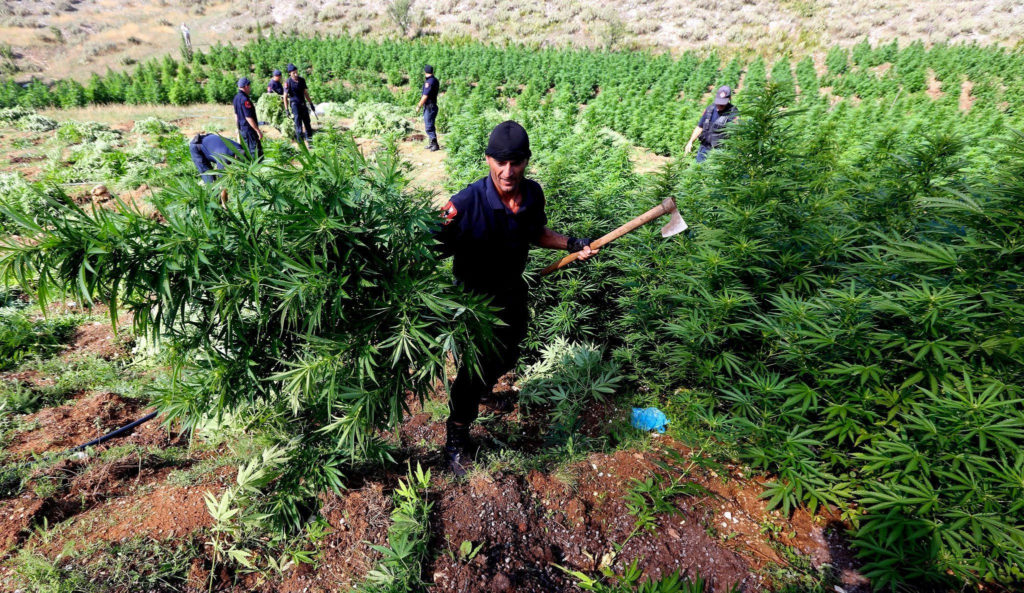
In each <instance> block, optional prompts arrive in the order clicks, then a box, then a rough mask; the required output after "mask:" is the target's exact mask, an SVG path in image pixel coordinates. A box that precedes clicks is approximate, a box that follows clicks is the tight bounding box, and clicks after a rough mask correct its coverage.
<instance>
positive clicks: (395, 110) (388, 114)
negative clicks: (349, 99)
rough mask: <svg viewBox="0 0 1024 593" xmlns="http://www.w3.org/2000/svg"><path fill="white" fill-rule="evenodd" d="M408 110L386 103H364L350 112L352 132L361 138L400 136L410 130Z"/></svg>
mask: <svg viewBox="0 0 1024 593" xmlns="http://www.w3.org/2000/svg"><path fill="white" fill-rule="evenodd" d="M408 112H409V110H408V109H402V108H401V107H396V106H395V105H389V104H387V103H365V104H361V105H359V106H358V107H356V109H355V112H354V113H353V114H352V119H353V121H352V133H353V134H355V135H356V136H360V137H362V138H378V137H402V136H405V135H406V134H408V133H409V132H411V131H412V124H410V123H409V119H408V117H407V115H408Z"/></svg>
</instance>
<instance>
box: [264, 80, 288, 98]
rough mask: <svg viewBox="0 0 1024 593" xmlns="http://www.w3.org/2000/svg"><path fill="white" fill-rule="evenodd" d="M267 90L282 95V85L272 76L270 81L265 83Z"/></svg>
mask: <svg viewBox="0 0 1024 593" xmlns="http://www.w3.org/2000/svg"><path fill="white" fill-rule="evenodd" d="M267 91H269V92H271V93H277V94H278V95H283V94H284V86H282V85H281V81H280V80H274V79H273V78H271V79H270V82H268V83H267Z"/></svg>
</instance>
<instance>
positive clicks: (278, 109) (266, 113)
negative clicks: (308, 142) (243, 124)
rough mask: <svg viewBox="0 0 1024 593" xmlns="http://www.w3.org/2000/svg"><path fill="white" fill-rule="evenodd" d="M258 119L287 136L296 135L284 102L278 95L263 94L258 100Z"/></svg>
mask: <svg viewBox="0 0 1024 593" xmlns="http://www.w3.org/2000/svg"><path fill="white" fill-rule="evenodd" d="M256 118H257V119H258V120H259V121H265V122H267V123H269V124H270V125H271V126H273V127H274V128H276V129H277V131H278V132H281V133H282V134H284V135H285V136H290V135H292V134H294V133H295V127H294V126H293V125H292V119H291V118H290V117H289V116H288V112H287V111H286V110H285V108H284V102H283V101H282V100H281V96H280V95H278V94H277V93H263V94H262V95H260V98H259V99H257V100H256Z"/></svg>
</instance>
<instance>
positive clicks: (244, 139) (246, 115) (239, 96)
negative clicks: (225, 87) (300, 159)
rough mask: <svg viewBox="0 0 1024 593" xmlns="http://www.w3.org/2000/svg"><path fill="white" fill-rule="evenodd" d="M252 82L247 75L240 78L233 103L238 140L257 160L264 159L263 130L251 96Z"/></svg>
mask: <svg viewBox="0 0 1024 593" xmlns="http://www.w3.org/2000/svg"><path fill="white" fill-rule="evenodd" d="M251 90H252V83H251V82H250V81H249V79H248V78H247V77H245V76H243V77H242V78H239V79H238V93H236V94H235V98H234V100H232V104H233V105H234V107H235V121H236V123H237V124H238V140H239V142H241V143H242V144H243V145H244V146H245V147H246V148H247V149H248V151H249V154H251V155H252V156H253V157H254V158H256V159H257V160H263V132H262V131H261V130H260V125H259V123H258V122H257V121H256V107H255V106H254V105H253V104H252V100H251V99H250V98H249V92H250V91H251Z"/></svg>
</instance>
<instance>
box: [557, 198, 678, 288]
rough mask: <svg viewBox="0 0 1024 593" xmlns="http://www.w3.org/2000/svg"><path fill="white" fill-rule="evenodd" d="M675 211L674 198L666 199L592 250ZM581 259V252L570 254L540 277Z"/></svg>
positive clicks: (606, 237) (592, 243) (594, 243)
mask: <svg viewBox="0 0 1024 593" xmlns="http://www.w3.org/2000/svg"><path fill="white" fill-rule="evenodd" d="M674 209H675V204H674V203H673V202H672V198H666V199H665V200H664V201H662V202H661V203H660V204H658V205H657V206H655V207H654V208H651V209H650V210H648V211H647V212H644V213H643V214H641V215H640V216H637V217H636V218H634V219H633V220H631V221H629V222H627V223H626V224H624V225H622V226H620V227H619V228H617V229H615V230H614V231H612V232H610V233H608V234H607V235H605V236H603V237H601V238H600V239H597V240H595V241H591V242H590V248H591V249H600V248H601V247H604V246H605V245H607V244H609V243H611V242H612V241H614V240H616V239H618V238H619V237H621V236H622V235H625V234H626V233H628V232H630V231H632V230H634V229H637V228H639V227H642V226H644V225H645V224H647V223H649V222H651V221H652V220H654V219H655V218H660V217H662V216H664V215H666V214H668V213H669V212H671V211H672V210H674ZM579 257H580V252H579V251H576V252H574V253H570V254H569V255H567V256H565V257H563V258H562V259H560V260H558V261H556V262H555V263H553V264H551V265H550V266H548V267H546V268H544V269H543V270H541V272H540V275H541V276H547V275H548V274H550V273H551V272H554V271H555V270H559V269H561V268H564V267H565V266H567V265H569V264H571V263H572V262H574V261H576V260H577V259H579Z"/></svg>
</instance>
